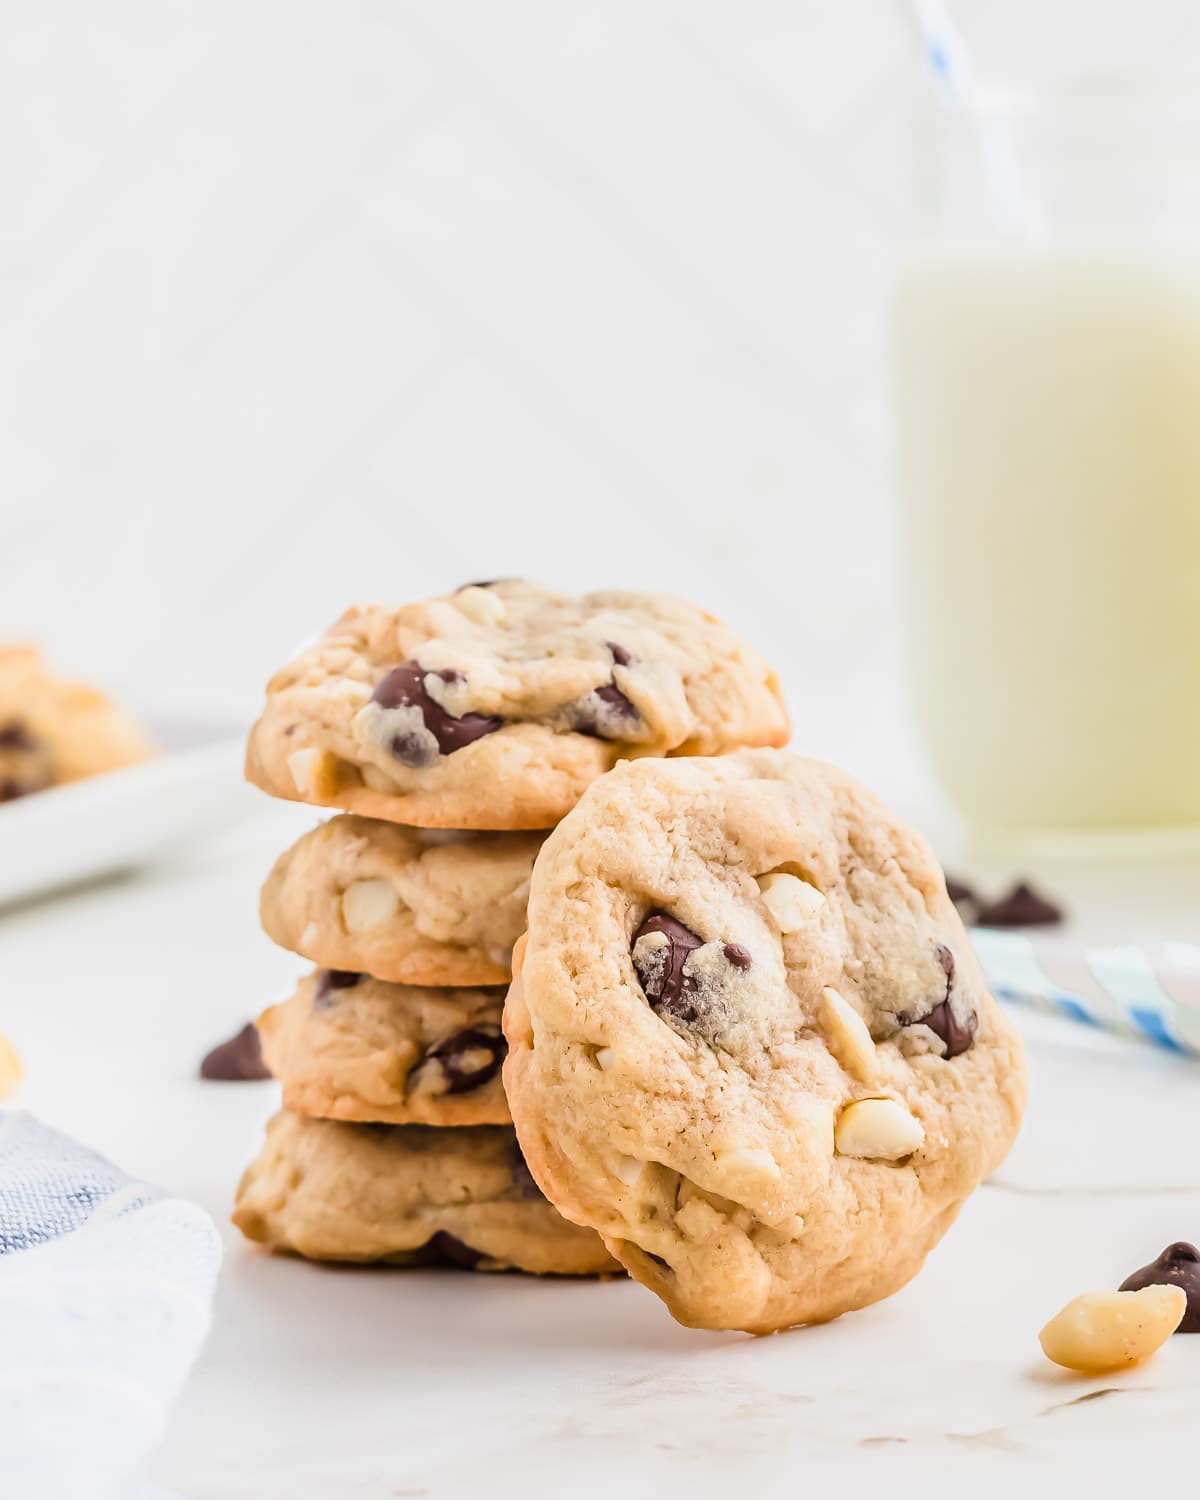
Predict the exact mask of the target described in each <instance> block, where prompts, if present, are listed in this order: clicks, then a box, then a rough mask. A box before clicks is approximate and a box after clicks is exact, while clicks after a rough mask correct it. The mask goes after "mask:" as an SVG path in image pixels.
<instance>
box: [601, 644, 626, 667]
mask: <svg viewBox="0 0 1200 1500" xmlns="http://www.w3.org/2000/svg"><path fill="white" fill-rule="evenodd" d="M604 644H605V645H606V646H607V647H608V649H609V650H610V651H611V652H612V659H613V661H615V662H616V664H617V666H618V667H627V666H628V665H629V663H630V662H631V661H632V660H633V657H632V656H631V655H630V653H629V652H628V651H626V649H625V647H624V646H618V645H617V643H616V641H605V643H604Z"/></svg>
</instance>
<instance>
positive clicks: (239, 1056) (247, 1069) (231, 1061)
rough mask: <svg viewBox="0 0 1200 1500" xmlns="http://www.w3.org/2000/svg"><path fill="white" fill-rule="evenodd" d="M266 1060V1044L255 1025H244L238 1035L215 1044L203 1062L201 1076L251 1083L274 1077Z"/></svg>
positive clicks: (231, 1081) (223, 1080)
mask: <svg viewBox="0 0 1200 1500" xmlns="http://www.w3.org/2000/svg"><path fill="white" fill-rule="evenodd" d="M270 1076H271V1074H270V1071H269V1070H268V1068H267V1065H266V1063H264V1062H263V1055H262V1043H261V1041H260V1040H259V1036H258V1031H257V1029H256V1028H255V1027H254V1026H253V1025H246V1026H243V1027H242V1029H241V1031H239V1032H238V1034H237V1035H236V1036H231V1037H230V1038H229V1040H228V1041H227V1042H222V1043H221V1044H220V1046H219V1047H214V1048H213V1049H212V1051H211V1052H210V1053H209V1054H208V1056H207V1057H206V1058H205V1059H204V1061H203V1062H202V1063H201V1064H200V1077H201V1078H211V1079H214V1080H216V1081H219V1082H221V1083H243V1082H251V1081H254V1080H257V1079H260V1078H270Z"/></svg>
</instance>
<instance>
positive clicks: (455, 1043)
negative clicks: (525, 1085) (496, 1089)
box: [426, 1026, 508, 1094]
mask: <svg viewBox="0 0 1200 1500" xmlns="http://www.w3.org/2000/svg"><path fill="white" fill-rule="evenodd" d="M507 1050H508V1047H507V1044H506V1042H505V1040H504V1038H503V1037H502V1036H501V1035H500V1031H499V1028H497V1027H482V1026H464V1027H463V1029H462V1030H461V1031H456V1032H455V1033H454V1034H453V1036H448V1037H446V1039H445V1040H444V1041H441V1042H438V1044H437V1045H436V1046H435V1047H431V1048H430V1049H429V1051H428V1052H427V1053H426V1057H427V1058H429V1059H430V1060H433V1061H436V1062H437V1063H438V1064H439V1065H440V1067H441V1070H442V1073H443V1075H444V1077H445V1079H446V1093H448V1094H467V1093H470V1092H471V1090H472V1089H478V1088H482V1087H483V1085H484V1084H485V1083H487V1082H489V1081H490V1080H491V1079H493V1078H495V1076H496V1074H497V1073H498V1072H499V1071H500V1064H501V1063H502V1062H503V1061H504V1054H505V1053H506V1052H507Z"/></svg>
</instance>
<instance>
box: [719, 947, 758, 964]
mask: <svg viewBox="0 0 1200 1500" xmlns="http://www.w3.org/2000/svg"><path fill="white" fill-rule="evenodd" d="M725 957H726V958H727V959H728V960H729V962H730V963H731V964H732V965H733V967H734V968H735V969H748V968H749V967H750V965H751V964H752V963H753V962H754V960H753V959H752V958H751V957H750V950H749V948H743V947H742V945H741V943H726V944H725Z"/></svg>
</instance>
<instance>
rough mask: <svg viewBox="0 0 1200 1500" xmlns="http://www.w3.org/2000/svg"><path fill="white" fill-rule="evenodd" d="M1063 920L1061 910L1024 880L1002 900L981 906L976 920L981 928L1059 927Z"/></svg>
mask: <svg viewBox="0 0 1200 1500" xmlns="http://www.w3.org/2000/svg"><path fill="white" fill-rule="evenodd" d="M1062 919H1063V914H1062V909H1061V907H1058V906H1055V905H1054V903H1053V902H1052V901H1047V899H1046V898H1045V896H1042V895H1039V893H1038V892H1037V891H1035V890H1034V889H1033V887H1032V886H1030V885H1029V884H1027V882H1025V881H1024V880H1021V881H1018V882H1017V884H1016V885H1014V886H1013V888H1012V890H1011V891H1009V893H1008V895H1007V896H1002V897H1001V898H1000V900H999V901H992V902H989V903H988V904H987V905H985V906H981V907H980V909H979V911H978V913H977V914H976V917H975V921H976V923H977V925H978V926H980V927H1056V926H1057V925H1058V924H1059V923H1060V922H1061V921H1062Z"/></svg>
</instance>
